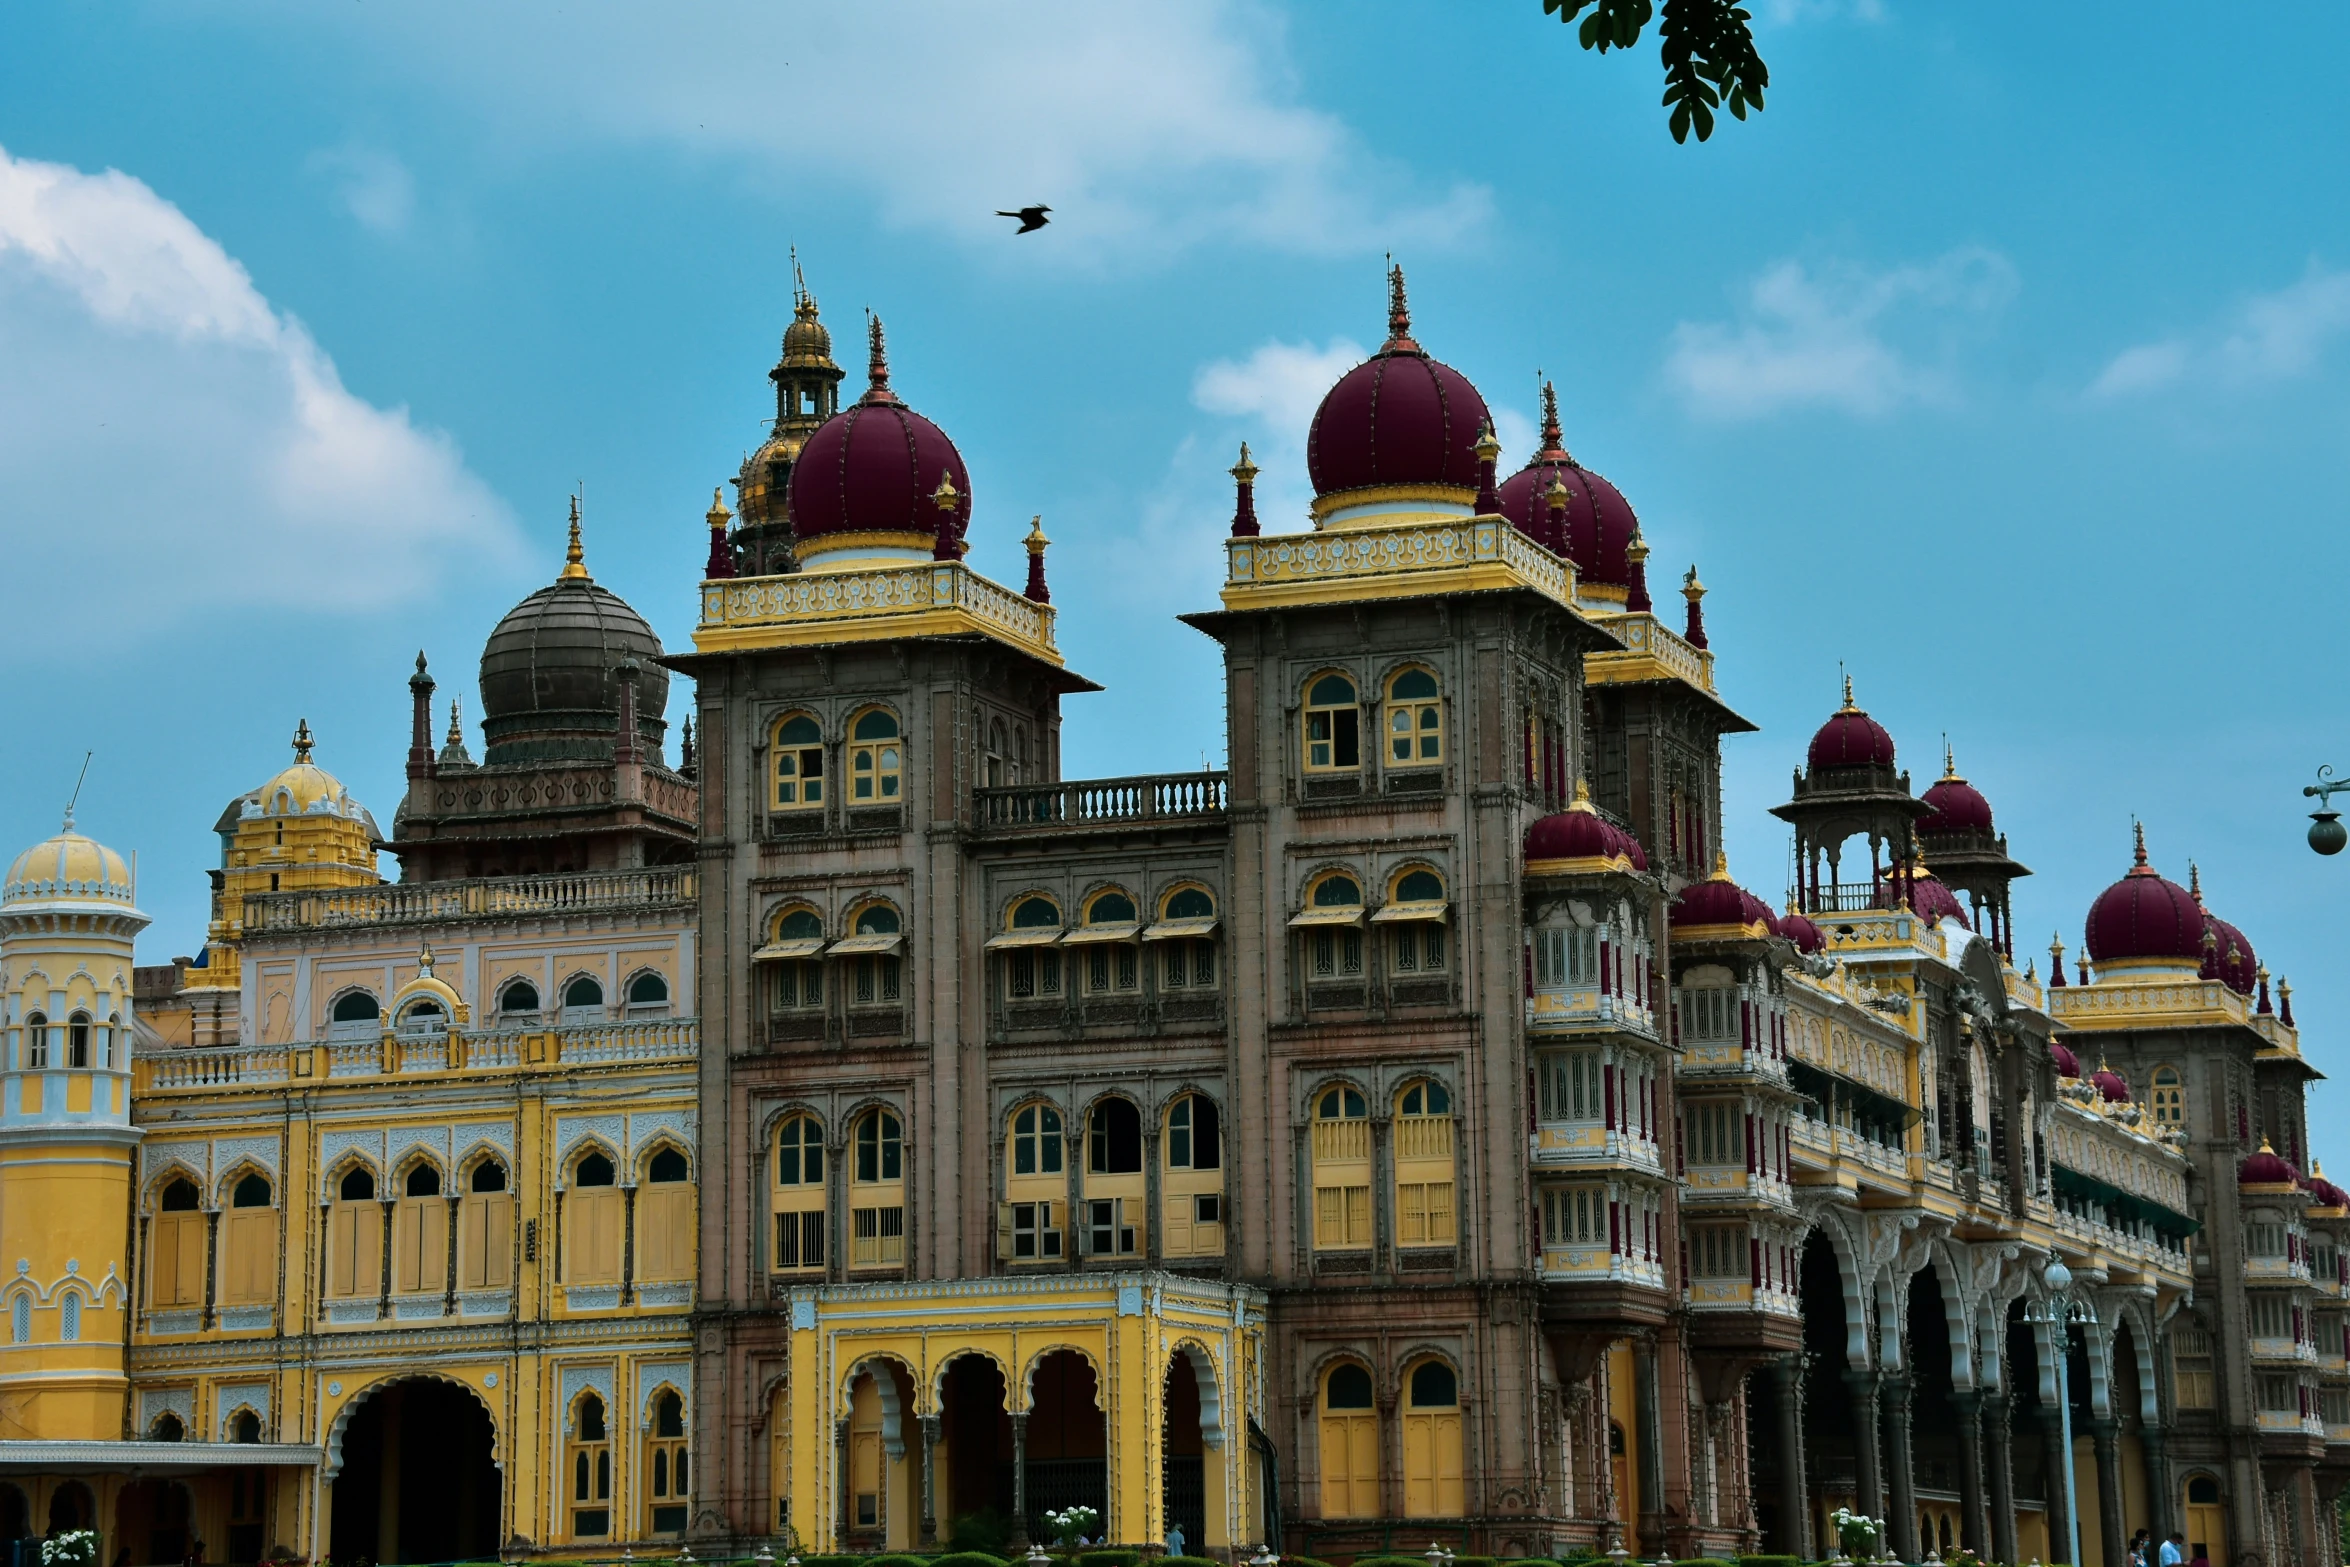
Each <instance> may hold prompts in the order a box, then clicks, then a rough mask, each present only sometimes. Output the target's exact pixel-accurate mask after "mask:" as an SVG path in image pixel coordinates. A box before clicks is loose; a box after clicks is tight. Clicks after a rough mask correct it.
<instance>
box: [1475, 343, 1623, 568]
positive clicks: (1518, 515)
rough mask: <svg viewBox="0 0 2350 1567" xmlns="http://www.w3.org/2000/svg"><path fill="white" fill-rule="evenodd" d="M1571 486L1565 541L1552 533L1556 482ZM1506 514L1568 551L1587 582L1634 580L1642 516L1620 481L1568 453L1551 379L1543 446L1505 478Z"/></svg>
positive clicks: (1541, 538) (1546, 389) (1521, 529)
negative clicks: (1552, 491) (1632, 553)
mask: <svg viewBox="0 0 2350 1567" xmlns="http://www.w3.org/2000/svg"><path fill="white" fill-rule="evenodd" d="M1554 476H1555V477H1556V478H1557V479H1558V481H1559V482H1560V483H1561V484H1563V485H1565V486H1566V489H1567V515H1566V537H1565V539H1564V541H1563V542H1562V541H1560V540H1557V539H1553V538H1552V537H1551V536H1550V483H1551V480H1552V478H1553V477H1554ZM1498 493H1499V494H1500V496H1501V514H1502V515H1503V516H1504V517H1507V518H1509V520H1510V521H1511V523H1513V524H1514V525H1515V526H1516V527H1517V530H1518V531H1519V532H1520V533H1523V534H1525V535H1526V536H1527V537H1528V538H1530V539H1533V540H1534V541H1535V542H1537V543H1539V544H1543V545H1546V546H1548V547H1550V548H1552V549H1555V550H1557V551H1558V553H1560V554H1562V555H1565V556H1566V557H1567V558H1568V559H1570V560H1572V561H1573V562H1574V563H1575V570H1576V571H1577V573H1579V574H1580V575H1581V577H1582V579H1583V580H1584V581H1585V582H1603V583H1609V584H1612V585H1613V586H1616V587H1619V588H1628V587H1630V586H1631V585H1632V560H1631V556H1630V554H1629V553H1628V550H1629V546H1630V545H1631V542H1632V535H1633V534H1635V533H1637V532H1639V531H1640V520H1639V519H1638V518H1637V517H1634V516H1633V515H1632V506H1631V503H1630V502H1629V501H1626V500H1625V499H1624V496H1623V493H1622V492H1621V491H1619V490H1618V489H1617V488H1616V487H1615V486H1614V485H1612V484H1610V483H1608V482H1607V480H1605V479H1603V478H1601V477H1600V476H1599V475H1598V474H1596V473H1593V472H1592V471H1591V470H1590V469H1588V468H1586V467H1583V466H1582V465H1581V464H1579V463H1577V462H1576V461H1575V459H1574V458H1572V457H1570V456H1568V455H1567V449H1566V447H1565V446H1564V445H1562V444H1561V437H1560V434H1559V412H1558V396H1557V394H1556V393H1555V392H1553V391H1552V390H1551V389H1550V386H1549V384H1548V383H1545V384H1544V385H1543V388H1542V450H1540V451H1538V452H1536V453H1535V454H1534V456H1533V457H1532V459H1531V460H1529V461H1528V462H1527V464H1526V466H1525V467H1523V468H1521V469H1519V470H1518V471H1517V472H1516V473H1514V474H1511V475H1510V476H1509V478H1507V479H1505V480H1504V481H1502V485H1501V489H1500V491H1499V492H1498Z"/></svg>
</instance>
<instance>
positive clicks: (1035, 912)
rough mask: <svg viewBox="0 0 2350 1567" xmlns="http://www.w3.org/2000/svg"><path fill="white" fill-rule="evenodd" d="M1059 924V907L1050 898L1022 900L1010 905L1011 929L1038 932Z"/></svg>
mask: <svg viewBox="0 0 2350 1567" xmlns="http://www.w3.org/2000/svg"><path fill="white" fill-rule="evenodd" d="M1060 923H1061V909H1060V905H1058V904H1056V903H1054V902H1053V900H1052V899H1050V898H1022V899H1021V900H1020V901H1019V902H1018V903H1015V904H1013V905H1012V929H1014V930H1039V929H1042V928H1043V927H1045V926H1048V925H1058V924H1060Z"/></svg>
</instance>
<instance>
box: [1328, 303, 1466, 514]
mask: <svg viewBox="0 0 2350 1567" xmlns="http://www.w3.org/2000/svg"><path fill="white" fill-rule="evenodd" d="M1387 326H1388V333H1387V341H1386V343H1385V344H1383V345H1382V346H1381V347H1380V350H1379V352H1377V353H1375V354H1373V355H1372V356H1371V357H1370V358H1368V359H1366V360H1364V361H1363V362H1362V363H1361V364H1359V365H1356V366H1355V367H1354V368H1353V369H1352V370H1349V371H1348V372H1347V373H1346V374H1345V375H1342V376H1340V377H1339V378H1338V384H1337V385H1336V386H1334V387H1332V388H1330V390H1329V392H1328V393H1327V394H1326V395H1324V397H1323V398H1322V406H1321V407H1319V408H1317V409H1315V410H1314V423H1313V427H1312V428H1311V429H1310V430H1309V431H1308V432H1307V434H1306V470H1307V472H1308V473H1309V474H1310V475H1311V476H1312V478H1313V481H1314V493H1315V494H1316V495H1330V494H1334V493H1336V492H1337V491H1340V490H1360V489H1365V488H1368V487H1369V486H1371V485H1375V484H1449V485H1454V486H1457V487H1459V488H1461V489H1464V490H1473V489H1475V488H1476V487H1477V436H1478V433H1479V432H1480V431H1482V430H1483V429H1484V428H1485V425H1486V422H1487V421H1488V419H1490V417H1491V415H1490V414H1488V413H1487V412H1486V408H1485V399H1484V398H1483V397H1480V396H1479V395H1478V394H1477V388H1475V387H1474V386H1471V385H1470V384H1469V378H1468V377H1467V376H1465V375H1463V374H1461V373H1460V372H1459V371H1458V370H1455V369H1454V368H1453V367H1452V366H1450V365H1448V364H1444V363H1441V362H1440V361H1438V360H1434V359H1431V358H1429V357H1428V354H1427V351H1426V350H1425V349H1423V348H1421V347H1420V345H1419V344H1418V343H1415V342H1413V341H1412V336H1411V329H1412V318H1411V312H1410V311H1409V310H1408V309H1407V308H1406V307H1405V305H1404V297H1403V268H1401V267H1397V268H1395V269H1394V270H1393V271H1392V272H1391V273H1390V274H1389V300H1388V307H1387Z"/></svg>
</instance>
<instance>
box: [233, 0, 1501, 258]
mask: <svg viewBox="0 0 2350 1567" xmlns="http://www.w3.org/2000/svg"><path fill="white" fill-rule="evenodd" d="M247 9H248V10H249V11H252V12H254V13H257V14H260V15H262V16H265V17H266V18H267V19H268V21H269V22H270V24H271V25H273V26H303V25H307V26H324V27H330V28H337V29H341V30H344V31H345V32H347V33H349V34H351V35H353V36H354V37H356V38H357V39H358V40H360V41H361V42H363V43H364V44H365V45H366V47H367V49H368V52H369V55H370V57H371V59H372V60H376V61H389V62H391V63H392V64H394V65H395V66H396V67H397V68H399V69H403V70H406V71H407V72H409V73H410V74H412V75H414V76H416V77H419V78H422V79H425V80H428V81H430V82H433V83H436V84H438V85H439V86H440V87H441V88H443V89H445V90H447V91H450V92H452V93H454V94H456V95H457V96H458V97H459V98H461V99H462V100H463V101H464V102H465V103H466V104H467V105H468V108H469V111H470V112H472V113H475V114H478V115H480V116H482V117H483V118H485V119H486V120H489V121H491V122H493V123H494V124H495V125H496V126H497V128H498V143H497V145H498V146H499V147H501V148H515V147H537V146H544V145H547V144H548V143H550V142H552V141H556V140H561V141H565V142H576V141H577V140H580V139H582V138H583V137H584V138H586V139H590V140H599V141H607V142H608V141H613V140H620V141H626V142H649V143H659V144H665V145H668V146H670V147H673V148H678V149H682V150H685V151H686V152H688V153H690V154H692V155H694V156H697V157H706V156H712V155H715V156H720V157H725V158H729V159H745V160H748V161H749V162H750V163H751V164H752V165H753V166H754V167H756V168H757V169H759V170H761V171H763V172H764V174H765V175H766V177H767V179H768V181H769V182H770V183H771V184H772V185H773V187H774V188H775V189H776V190H777V192H778V193H779V194H780V193H785V192H790V191H793V190H795V189H797V188H800V187H804V186H805V185H806V184H807V183H808V182H810V181H822V182H825V183H828V184H833V185H837V186H848V187H854V188H858V189H862V190H864V191H867V192H869V193H870V195H871V198H872V199H873V201H874V202H875V203H876V204H877V206H878V207H879V209H880V211H881V213H882V215H883V217H884V219H885V220H886V221H888V222H889V223H891V224H893V225H894V226H897V227H900V228H907V229H921V230H928V231H932V232H943V233H946V234H949V235H952V236H954V237H957V238H959V239H963V240H972V241H983V242H987V243H998V242H1009V240H1010V238H1011V233H1010V230H1011V225H1010V224H1009V223H1008V222H1006V221H1005V220H1003V219H1001V218H998V217H996V216H995V215H994V214H995V211H996V209H998V208H1009V207H1015V206H1019V205H1022V204H1025V203H1028V202H1043V203H1046V204H1047V205H1049V206H1051V207H1052V208H1053V209H1054V212H1053V221H1052V226H1051V227H1050V228H1048V229H1046V230H1044V231H1043V232H1042V233H1041V234H1036V235H1030V236H1027V237H1025V238H1023V239H1021V240H1020V243H1021V244H1022V245H1023V246H1026V247H1029V248H1030V249H1031V250H1035V251H1040V252H1042V253H1043V254H1044V255H1045V256H1048V257H1053V258H1055V259H1070V258H1073V257H1093V256H1098V255H1099V254H1101V253H1103V252H1106V251H1112V250H1117V251H1125V252H1133V251H1138V250H1147V249H1153V248H1166V247H1172V246H1180V245H1186V244H1191V243H1195V242H1199V241H1202V240H1208V239H1218V240H1240V241H1244V242H1249V243H1254V244H1260V245H1265V246H1269V247H1271V248H1274V249H1278V250H1286V251H1302V252H1307V253H1314V254H1328V253H1348V252H1361V251H1364V250H1367V249H1370V248H1373V247H1376V246H1386V245H1403V246H1414V247H1431V246H1437V245H1443V244H1449V243H1452V242H1454V241H1455V240H1457V238H1458V237H1459V235H1460V234H1461V233H1462V232H1463V231H1464V230H1469V229H1474V228H1477V227H1479V226H1480V225H1482V224H1483V223H1484V222H1485V221H1486V219H1487V217H1488V216H1489V214H1490V211H1491V207H1492V198H1491V193H1490V192H1489V191H1488V190H1487V189H1486V188H1485V187H1484V186H1482V185H1478V184H1475V183H1473V182H1467V181H1459V182H1454V183H1452V184H1450V185H1449V186H1447V187H1445V188H1441V189H1435V190H1428V189H1423V188H1421V187H1420V186H1419V183H1418V182H1417V181H1415V180H1414V179H1413V178H1412V176H1411V175H1410V174H1409V173H1408V172H1407V171H1404V170H1401V169H1399V168H1397V167H1395V166H1393V165H1391V164H1389V163H1388V162H1386V161H1385V160H1382V159H1380V158H1378V157H1376V156H1374V155H1373V154H1372V153H1371V152H1370V151H1369V150H1368V149H1367V148H1365V147H1364V146H1363V144H1362V142H1361V140H1360V139H1359V138H1358V137H1357V136H1356V135H1355V133H1354V132H1353V131H1352V130H1351V129H1350V128H1349V127H1348V126H1347V125H1346V124H1345V123H1344V122H1343V121H1342V120H1340V119H1339V118H1337V117H1336V116H1334V115H1332V114H1329V113H1325V112H1323V111H1321V110H1318V109H1315V108H1311V107H1308V106H1306V105H1305V104H1304V103H1302V102H1301V101H1300V95H1299V92H1298V88H1297V83H1296V82H1295V81H1294V80H1293V79H1292V78H1291V75H1290V73H1289V71H1288V68H1287V66H1286V64H1285V39H1284V36H1283V27H1282V23H1281V21H1280V19H1279V18H1278V17H1277V16H1274V15H1272V14H1270V13H1269V12H1267V11H1265V10H1263V9H1260V8H1259V7H1258V6H1257V5H1255V4H1253V3H1251V0H1219V3H1213V4H1202V5H1193V6H1129V5H1099V4H1093V3H1088V0H1036V3H1028V4H1012V3H1007V0H999V3H993V4H972V3H968V0H893V3H888V4H873V5H845V6H844V5H831V4H820V3H817V0H794V3H782V4H778V3H773V0H758V3H754V0H720V3H710V4H702V5H694V6H677V7H666V8H650V9H648V8H647V7H644V6H642V5H639V4H635V3H633V0H508V3H503V4H498V5H480V4H475V3H472V0H417V3H414V4H408V5H384V6H376V5H369V6H343V7H339V8H332V9H324V8H319V7H316V6H312V5H309V4H307V3H298V4H297V3H295V0H247ZM1024 259H1025V258H1024Z"/></svg>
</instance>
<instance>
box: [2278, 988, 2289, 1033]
mask: <svg viewBox="0 0 2350 1567" xmlns="http://www.w3.org/2000/svg"><path fill="white" fill-rule="evenodd" d="M2277 1021H2278V1022H2280V1023H2282V1024H2284V1025H2285V1026H2286V1027H2287V1028H2291V1027H2292V1026H2293V982H2292V981H2291V980H2289V979H2279V980H2278V981H2277Z"/></svg>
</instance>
